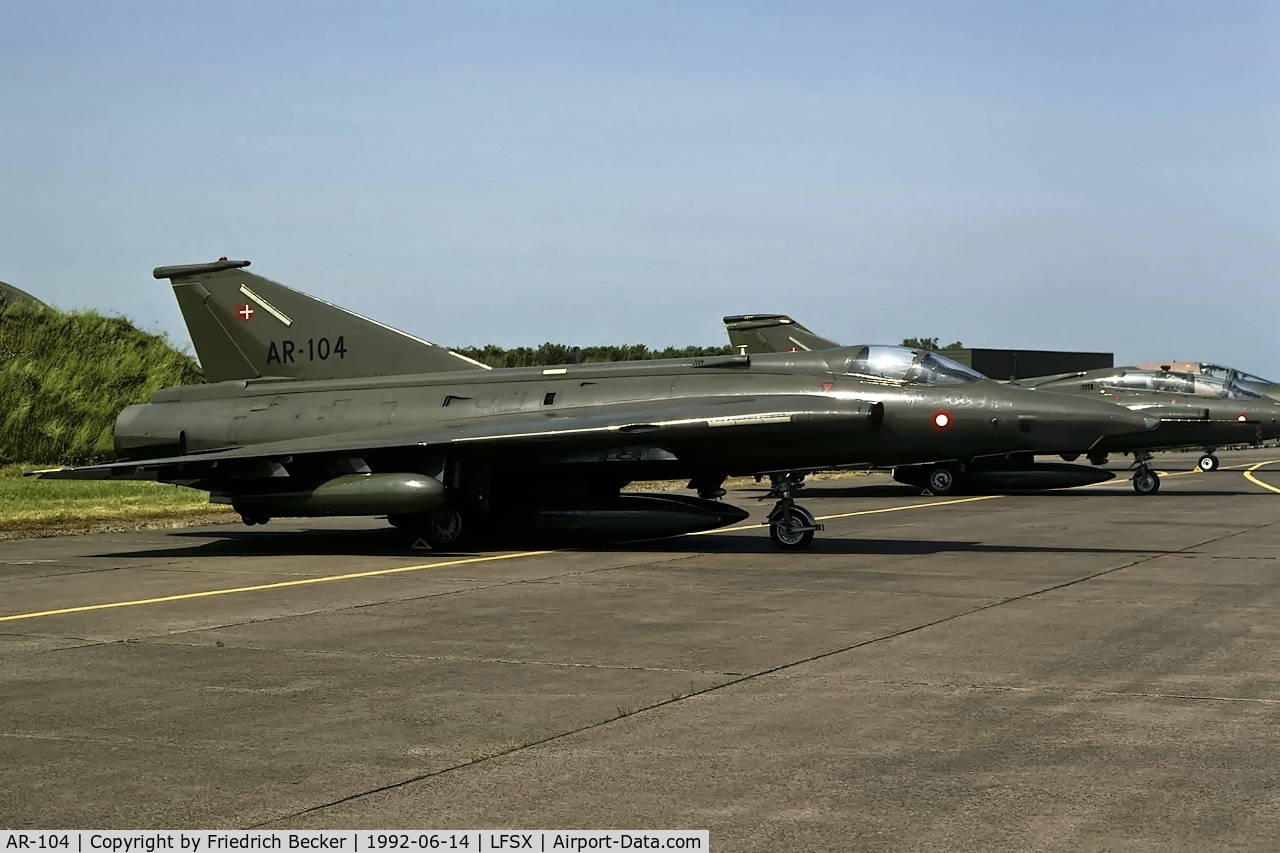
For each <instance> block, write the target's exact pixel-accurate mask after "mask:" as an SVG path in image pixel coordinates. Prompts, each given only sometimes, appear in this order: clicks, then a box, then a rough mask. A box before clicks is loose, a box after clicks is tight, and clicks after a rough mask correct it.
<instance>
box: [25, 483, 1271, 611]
mask: <svg viewBox="0 0 1280 853" xmlns="http://www.w3.org/2000/svg"><path fill="white" fill-rule="evenodd" d="M1277 462H1280V460H1271V461H1269V462H1259V463H1257V464H1256V465H1252V466H1250V467H1249V469H1248V470H1247V471H1244V472H1243V473H1244V476H1245V479H1247V480H1249V481H1250V482H1251V483H1254V484H1255V485H1258V486H1261V487H1262V488H1264V489H1267V490H1269V491H1272V492H1277V493H1280V488H1277V487H1276V486H1272V485H1271V484H1269V483H1264V482H1262V481H1261V480H1259V479H1258V478H1257V477H1255V476H1253V472H1254V471H1257V470H1258V469H1259V468H1263V467H1265V466H1267V465H1274V464H1276V463H1277ZM1195 473H1201V472H1200V470H1199V469H1198V468H1197V469H1195V470H1192V471H1183V472H1179V473H1176V474H1168V475H1166V476H1171V477H1177V476H1183V475H1186V474H1195ZM1097 485H1102V484H1101V483H1099V484H1097ZM1004 497H1008V496H1007V495H977V496H974V497H967V498H954V499H952V500H945V501H930V502H929V503H922V504H905V505H903V506H890V507H881V508H880V509H863V510H857V511H855V512H841V513H837V514H835V515H820V516H818V517H817V519H816V520H818V521H832V520H834V519H838V518H854V517H856V516H862V515H881V514H883V513H887V512H904V511H906V510H911V509H929V508H930V507H938V506H954V505H955V504H966V503H976V502H978V501H992V500H998V499H1000V498H1004ZM760 527H761V525H760V524H744V525H740V526H738V527H722V528H719V529H717V530H700V531H698V532H696V533H689V534H686V535H688V536H707V535H711V534H716V533H733V532H740V531H744V530H759V529H760ZM553 553H555V551H550V550H548V551H519V552H517V553H514V554H494V555H491V556H487V557H466V558H463V559H461V560H445V561H444V562H440V563H422V564H419V565H415V566H401V567H399V568H394V569H374V570H371V571H367V572H349V573H347V574H341V575H325V576H323V577H318V578H300V579H298V580H291V581H277V582H276V583H262V584H254V585H252V586H236V587H228V588H227V589H207V590H202V591H200V592H184V593H178V594H176V595H162V596H157V597H155V598H137V599H132V600H129V601H108V602H105V603H102V604H83V605H80V606H77V607H61V608H58V609H56V610H38V611H33V612H31V613H14V614H11V615H9V616H0V622H17V621H19V620H22V619H38V618H40V617H42V616H63V615H66V614H69V613H87V612H89V611H93V610H112V609H115V608H120V607H140V606H142V605H144V604H163V603H165V602H169V601H189V600H192V599H196V598H213V597H215V596H221V595H238V594H240V593H244V592H262V591H264V590H269V589H288V588H289V587H296V586H309V585H311V584H318V583H330V582H332V581H345V580H356V579H358V578H376V577H383V576H386V575H397V574H404V573H406V572H422V571H428V570H430V569H447V568H450V567H452V566H466V565H474V564H477V563H493V562H498V561H500V560H515V559H519V558H522V557H540V556H543V555H545V554H553Z"/></svg>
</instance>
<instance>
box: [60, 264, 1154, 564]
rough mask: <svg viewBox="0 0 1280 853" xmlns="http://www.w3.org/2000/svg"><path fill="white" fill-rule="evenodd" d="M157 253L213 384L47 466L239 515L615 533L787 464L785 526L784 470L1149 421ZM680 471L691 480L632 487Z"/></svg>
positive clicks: (802, 527)
mask: <svg viewBox="0 0 1280 853" xmlns="http://www.w3.org/2000/svg"><path fill="white" fill-rule="evenodd" d="M246 266H248V262H247V261H228V260H221V261H217V262H214V263H208V264H194V265H188V266H174V267H160V268H159V269H157V270H156V271H155V276H156V278H159V279H170V280H171V281H172V284H173V289H174V292H175V294H176V295H177V298H178V302H179V305H180V306H181V308H182V312H183V316H184V318H185V320H186V322H187V326H188V329H189V330H190V332H191V337H192V341H193V342H194V344H195V347H196V352H197V354H198V356H199V358H200V361H201V363H202V364H203V365H204V369H205V372H206V377H207V379H208V380H209V383H208V384H206V385H198V386H189V387H179V388H169V389H165V390H162V391H159V392H157V393H156V394H155V395H153V396H152V398H151V402H150V403H147V404H144V405H135V406H129V407H128V408H126V409H125V410H124V411H123V412H121V414H120V416H119V418H118V419H117V421H116V426H115V444H116V450H117V453H118V455H119V457H120V461H118V462H114V463H108V464H103V465H94V466H89V467H84V468H70V469H59V470H54V471H45V472H38V474H39V476H41V477H44V478H52V479H83V478H88V479H96V478H123V479H146V480H160V481H163V482H167V483H176V484H180V485H184V486H190V487H193V488H197V489H204V490H206V491H208V492H209V493H210V495H211V500H213V501H215V502H220V503H229V504H230V505H231V506H232V507H234V508H235V509H236V510H237V511H238V512H239V513H240V514H241V516H242V517H243V519H244V521H245V522H246V523H247V524H259V523H265V522H266V521H268V520H269V519H271V518H273V517H280V516H322V515H377V516H382V515H385V516H386V517H387V518H388V520H389V521H390V522H391V523H392V524H394V525H396V526H398V527H403V528H407V529H410V530H412V531H414V532H416V533H418V534H419V535H421V536H422V537H423V538H425V539H426V540H427V542H428V543H430V544H431V545H432V546H433V547H436V548H456V547H459V545H460V544H461V543H463V542H470V543H472V544H474V543H476V542H477V540H478V539H479V538H480V536H481V535H482V534H483V533H484V532H485V531H488V532H490V533H493V532H500V531H504V530H507V529H511V528H516V529H531V530H534V531H542V532H559V533H577V534H587V535H594V536H607V537H611V538H621V539H637V538H642V537H656V536H665V535H672V534H676V533H683V532H691V531H695V530H705V529H712V528H716V527H721V526H724V525H727V524H731V523H734V522H737V521H740V520H742V519H743V518H745V517H746V515H747V514H746V513H745V512H743V511H742V510H741V509H738V508H737V507H733V506H730V505H727V504H724V503H722V502H720V501H718V500H715V499H716V498H719V497H721V496H723V495H724V494H725V492H724V490H723V488H721V486H722V484H723V481H724V479H725V478H726V477H727V476H730V475H753V474H754V475H763V474H770V475H777V476H776V478H775V487H774V489H773V490H772V492H771V496H772V497H774V498H776V499H777V504H776V506H775V507H774V508H773V511H772V512H771V513H770V515H769V525H770V533H771V536H772V538H773V541H774V542H775V543H776V544H777V545H778V546H779V547H782V548H803V547H806V546H807V545H808V544H809V542H810V540H811V539H812V538H813V534H814V531H815V530H817V529H819V526H818V525H817V524H815V522H814V518H813V516H812V514H810V513H809V512H807V511H806V510H805V509H804V508H802V507H800V506H798V505H796V504H795V501H794V498H793V495H792V489H793V488H794V485H795V478H794V477H793V476H789V475H790V474H792V472H797V471H804V470H809V469H813V468H820V467H832V466H835V465H839V464H851V463H880V464H891V463H902V462H925V461H928V460H933V459H939V458H954V457H956V456H960V455H963V456H969V455H982V454H994V453H1007V452H1016V451H1036V452H1059V451H1062V450H1064V449H1068V448H1076V447H1086V448H1088V447H1092V446H1093V445H1094V444H1096V443H1097V442H1098V441H1099V440H1102V439H1103V438H1105V437H1108V436H1113V435H1119V434H1124V433H1129V432H1135V431H1142V430H1143V429H1147V428H1149V427H1151V426H1153V425H1154V421H1152V420H1149V419H1146V418H1144V417H1143V416H1142V415H1135V414H1133V413H1132V412H1129V411H1128V410H1127V409H1123V408H1121V407H1118V406H1114V405H1111V404H1110V403H1107V402H1105V401H1102V400H1099V401H1090V403H1089V404H1082V403H1078V402H1074V401H1073V402H1069V403H1068V402H1064V401H1067V400H1068V399H1069V398H1064V397H1061V396H1058V395H1049V394H1042V393H1038V392H1035V391H1031V390H1028V389H1025V388H1007V387H1004V386H1000V385H998V384H996V383H991V382H984V381H982V380H981V378H980V377H979V376H978V375H977V374H974V373H972V371H969V370H967V369H966V368H963V367H960V366H959V365H953V364H948V363H944V362H938V363H936V364H934V365H931V367H930V369H929V370H928V371H925V372H919V373H917V374H916V375H914V376H912V377H911V379H910V380H909V381H905V380H902V379H897V378H888V377H880V378H876V377H868V376H867V375H866V372H865V371H864V370H862V369H861V367H860V366H859V363H858V358H859V353H860V352H861V348H858V347H853V348H845V349H835V350H831V351H828V352H823V353H796V354H787V353H780V354H773V355H765V356H747V355H737V356H723V357H714V358H692V359H674V360H662V361H648V362H625V363H615V364H584V365H564V366H559V367H546V368H513V369H504V370H490V369H487V368H485V367H484V366H483V365H480V364H478V363H476V362H474V361H471V360H469V359H466V358H463V357H461V356H459V355H457V354H455V353H452V352H450V351H449V350H447V349H445V348H443V347H440V346H437V345H435V344H432V343H430V342H428V341H424V340H421V339H419V338H415V337H412V336H410V335H407V334H405V333H403V332H400V331H397V330H396V329H392V328H390V327H388V326H384V325H382V324H381V323H377V322H375V321H373V320H369V319H366V318H364V317H360V316H358V315H356V314H352V313H351V312H348V311H345V310H343V309H341V308H338V307H336V306H333V305H329V304H328V303H325V302H321V301H320V300H318V299H314V298H312V297H310V296H307V295H306V294H303V293H300V292H298V291H295V290H291V289H290V288H287V287H285V286H283V285H281V284H277V283H276V282H273V281H270V280H268V279H265V278H262V277H260V276H256V275H254V274H252V273H249V272H247V271H246V270H245V269H244V268H245V267H246ZM637 479H681V480H684V479H687V480H688V481H689V488H691V489H696V490H697V493H698V497H692V496H681V495H658V494H637V493H626V492H623V491H622V489H623V488H624V487H625V486H626V485H627V484H628V483H630V482H632V481H634V480H637Z"/></svg>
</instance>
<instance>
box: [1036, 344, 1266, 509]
mask: <svg viewBox="0 0 1280 853" xmlns="http://www.w3.org/2000/svg"><path fill="white" fill-rule="evenodd" d="M1234 373H1235V372H1234V371H1232V372H1231V374H1234ZM1231 374H1228V375H1227V376H1226V377H1225V378H1222V377H1218V376H1213V375H1210V374H1201V373H1190V372H1184V371H1174V370H1170V369H1168V368H1167V367H1164V368H1161V369H1160V370H1146V369H1142V368H1136V367H1119V368H1108V369H1098V370H1088V371H1082V372H1080V373H1069V374H1059V375H1056V376H1039V377H1034V378H1031V379H1019V380H1016V381H1015V382H1014V383H1013V384H1015V385H1021V386H1024V387H1028V388H1037V389H1041V390H1045V391H1054V392H1058V393H1068V394H1082V395H1085V396H1089V397H1097V396H1101V397H1104V398H1106V399H1109V400H1113V401H1115V402H1118V403H1120V404H1121V405H1124V406H1127V407H1128V408H1130V409H1133V410H1134V411H1142V412H1146V413H1147V414H1152V415H1157V416H1159V417H1160V418H1161V421H1162V424H1161V427H1160V429H1159V430H1158V431H1157V432H1156V433H1154V434H1153V435H1152V436H1151V438H1159V439H1160V441H1161V442H1162V447H1161V448H1160V449H1168V450H1173V449H1179V450H1187V449H1198V450H1200V451H1201V452H1202V455H1201V457H1200V459H1199V461H1198V464H1199V467H1200V469H1201V470H1202V471H1216V470H1217V469H1218V468H1219V467H1221V462H1220V461H1219V459H1218V457H1217V455H1216V451H1217V449H1218V448H1219V447H1227V446H1231V445H1247V444H1258V443H1260V442H1262V441H1264V440H1267V439H1272V438H1277V437H1280V424H1278V423H1277V420H1278V418H1280V399H1271V398H1268V397H1265V396H1264V395H1263V393H1261V392H1260V391H1258V390H1255V387H1260V388H1261V389H1262V390H1263V391H1265V390H1266V389H1267V387H1268V386H1267V385H1262V384H1261V383H1265V382H1266V380H1257V381H1256V382H1249V381H1248V380H1240V379H1239V378H1237V376H1235V375H1231ZM1251 386H1252V387H1251ZM1139 444H1140V443H1139ZM1149 450H1150V448H1147V447H1145V446H1137V445H1136V444H1135V443H1134V442H1129V441H1123V440H1110V439H1109V440H1108V441H1106V442H1103V443H1100V444H1099V445H1098V446H1097V447H1095V448H1094V451H1095V453H1096V454H1099V455H1101V454H1103V453H1106V452H1112V453H1114V452H1132V453H1134V456H1135V459H1137V460H1138V464H1139V468H1140V469H1141V467H1142V463H1143V462H1144V461H1148V460H1149ZM1099 461H1101V460H1099V459H1098V458H1097V457H1096V456H1095V462H1099ZM1157 482H1158V480H1157ZM1135 483H1136V481H1135ZM1156 488H1159V486H1156Z"/></svg>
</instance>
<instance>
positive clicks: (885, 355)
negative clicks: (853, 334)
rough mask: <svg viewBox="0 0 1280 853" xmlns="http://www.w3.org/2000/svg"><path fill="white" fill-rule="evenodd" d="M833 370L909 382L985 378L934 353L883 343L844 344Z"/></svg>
mask: <svg viewBox="0 0 1280 853" xmlns="http://www.w3.org/2000/svg"><path fill="white" fill-rule="evenodd" d="M841 360H842V361H843V364H842V365H839V364H836V363H832V364H831V367H832V369H833V370H834V371H836V372H843V373H846V374H848V375H850V376H856V377H859V378H863V379H872V380H879V381H888V382H901V383H905V384H909V385H969V384H972V383H974V382H978V381H980V380H982V379H986V377H985V376H983V375H982V374H981V373H978V372H977V371H976V370H972V369H970V368H968V367H965V366H964V365H963V364H960V363H959V362H955V361H952V360H951V359H949V358H946V357H945V356H941V355H938V354H937V353H936V352H928V351H926V350H915V349H907V348H906V347H894V346H885V345H880V344H876V345H872V346H864V347H846V348H844V350H843V351H842V353H841Z"/></svg>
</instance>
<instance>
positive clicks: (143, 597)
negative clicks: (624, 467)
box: [0, 449, 1280, 853]
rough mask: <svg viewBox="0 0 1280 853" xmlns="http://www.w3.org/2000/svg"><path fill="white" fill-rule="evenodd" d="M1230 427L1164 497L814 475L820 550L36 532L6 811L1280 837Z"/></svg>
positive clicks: (1273, 745) (6, 666) (1271, 652)
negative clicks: (923, 492)
mask: <svg viewBox="0 0 1280 853" xmlns="http://www.w3.org/2000/svg"><path fill="white" fill-rule="evenodd" d="M1220 457H1221V459H1222V463H1223V466H1224V468H1223V470H1220V471H1217V472H1214V473H1209V474H1204V473H1200V472H1198V471H1194V470H1192V468H1193V466H1194V459H1195V457H1194V456H1193V455H1169V456H1160V457H1157V467H1158V468H1159V469H1160V470H1164V471H1167V472H1170V475H1169V476H1166V477H1165V478H1164V481H1163V488H1162V489H1161V491H1160V493H1159V494H1158V495H1154V496H1139V495H1136V494H1135V493H1134V492H1133V490H1132V488H1131V487H1130V485H1129V483H1128V482H1127V480H1117V481H1113V482H1111V483H1107V484H1103V485H1100V486H1096V487H1091V488H1086V489H1076V490H1071V491H1060V492H1049V493H1040V494H1020V495H1006V496H993V497H979V498H952V499H942V498H934V497H929V496H924V497H922V496H920V495H919V494H918V493H915V492H913V491H912V490H910V489H908V488H904V487H900V486H896V485H894V484H892V482H891V481H890V480H889V479H888V478H887V477H885V476H883V475H869V476H867V477H864V478H855V479H846V480H837V481H830V482H826V483H824V482H815V483H812V485H811V486H810V487H809V488H808V489H806V490H805V492H804V493H802V496H801V503H803V504H804V505H805V506H807V507H808V508H809V509H811V510H812V511H813V512H814V513H815V515H818V516H820V517H825V521H824V523H825V524H826V528H827V529H826V531H825V532H822V533H819V534H818V538H817V539H816V540H815V541H814V545H813V548H812V550H810V551H807V552H802V553H785V552H779V551H775V550H774V549H773V547H772V545H771V544H770V542H769V538H768V534H767V531H766V530H765V529H764V528H762V527H751V528H748V529H731V530H728V531H724V532H714V533H711V534H707V535H695V536H684V537H679V538H673V539H667V540H662V541H660V542H653V543H647V544H643V545H637V546H629V547H616V548H611V549H604V550H554V551H542V550H532V551H498V552H481V553H476V554H459V555H454V554H438V553H434V552H431V551H427V550H410V549H407V548H406V547H405V545H406V543H405V542H404V541H403V540H402V539H401V538H400V537H399V534H397V533H396V532H394V531H392V530H391V529H390V528H388V527H386V526H385V525H384V523H382V522H379V521H376V520H364V519H340V520H333V521H314V520H296V521H284V522H272V524H271V525H270V526H269V527H266V528H258V527H255V528H252V529H250V528H246V527H242V526H217V527H202V528H195V529H188V530H182V531H170V530H165V531H144V532H138V533H113V534H101V535H91V536H73V537H62V538H55V539H40V540H26V541H17V542H3V543H0V826H2V827H7V828H27V827H41V828H134V827H168V828H195V827H259V828H318V827H335V828H353V827H359V828H363V827H371V828H374V827H376V828H388V827H406V828H424V827H430V828H477V827H481V828H507V827H510V828H524V829H539V828H577V827H582V828H692V829H702V828H706V829H709V830H710V831H711V847H712V850H715V851H718V853H724V851H746V850H766V849H767V850H886V851H898V850H902V851H906V850H977V849H982V850H1114V849H1125V850H1161V851H1164V850H1197V851H1199V850H1207V849H1214V850H1221V849H1256V850H1270V849H1274V848H1275V847H1276V846H1278V845H1280V736H1277V731H1280V610H1278V609H1277V605H1280V571H1278V569H1280V565H1278V564H1277V556H1278V555H1280V551H1278V549H1277V546H1278V545H1280V450H1277V449H1270V450H1256V451H1247V452H1241V453H1226V452H1224V453H1222V454H1220ZM1271 460H1276V462H1275V464H1271V465H1265V464H1264V465H1261V466H1260V467H1257V468H1256V470H1253V471H1251V472H1249V473H1248V476H1246V475H1245V469H1248V468H1254V467H1255V466H1258V464H1259V463H1266V462H1269V461H1271ZM757 496H758V493H755V492H747V491H736V492H733V493H731V494H730V495H729V498H728V500H730V501H731V502H735V503H737V504H738V505H740V506H743V507H744V508H748V507H749V508H751V509H752V510H753V521H758V520H759V519H761V518H763V515H764V512H765V510H766V508H767V504H764V503H760V502H757V501H756V500H755V498H756V497H757Z"/></svg>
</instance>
